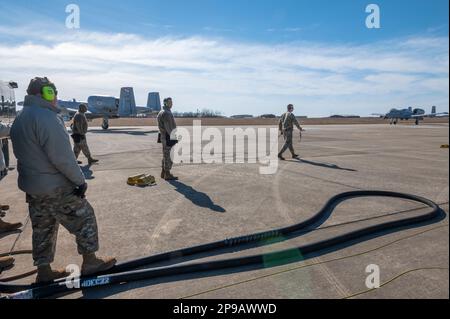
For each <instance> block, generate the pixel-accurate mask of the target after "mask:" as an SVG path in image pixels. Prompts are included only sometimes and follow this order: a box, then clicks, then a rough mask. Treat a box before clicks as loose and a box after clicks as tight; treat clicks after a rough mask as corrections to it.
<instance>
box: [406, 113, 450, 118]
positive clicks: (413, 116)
mask: <svg viewBox="0 0 450 319" xmlns="http://www.w3.org/2000/svg"><path fill="white" fill-rule="evenodd" d="M436 116H448V113H447V112H441V113H429V114H417V115H411V117H412V118H418V117H419V118H420V117H436Z"/></svg>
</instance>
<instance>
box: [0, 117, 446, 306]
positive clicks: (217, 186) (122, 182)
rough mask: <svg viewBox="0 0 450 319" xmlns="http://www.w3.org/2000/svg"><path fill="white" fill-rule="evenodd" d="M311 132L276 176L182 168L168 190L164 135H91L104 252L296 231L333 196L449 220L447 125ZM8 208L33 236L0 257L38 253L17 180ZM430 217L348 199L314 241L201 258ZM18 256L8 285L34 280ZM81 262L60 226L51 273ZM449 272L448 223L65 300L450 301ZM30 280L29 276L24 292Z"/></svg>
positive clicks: (15, 237) (125, 255) (7, 244)
mask: <svg viewBox="0 0 450 319" xmlns="http://www.w3.org/2000/svg"><path fill="white" fill-rule="evenodd" d="M250 128H263V127H250ZM305 128H306V130H307V131H306V132H305V133H304V134H303V138H302V140H301V143H300V139H299V137H298V135H297V133H295V135H294V136H295V137H294V144H295V148H296V150H297V151H298V153H299V154H300V155H301V160H300V161H298V160H292V159H290V155H289V152H287V153H286V154H285V155H286V158H287V161H280V162H279V163H278V165H279V166H278V170H277V171H276V173H275V174H273V175H261V174H260V171H259V168H260V167H261V164H260V163H248V162H246V163H240V164H237V163H228V164H226V163H214V164H205V163H186V162H184V163H180V164H176V165H175V166H174V168H173V173H174V174H175V175H177V176H179V177H180V180H179V181H178V182H172V183H168V182H166V181H163V180H161V179H160V178H159V175H160V166H161V146H160V144H157V143H156V139H157V129H156V127H113V128H111V129H110V130H108V131H103V130H102V129H101V128H91V129H90V132H89V133H88V136H87V138H88V143H89V145H90V148H91V152H92V153H93V154H94V156H95V157H96V158H98V159H99V160H100V163H99V164H97V165H93V166H91V167H88V166H87V160H86V159H85V158H84V157H81V158H80V159H81V160H83V164H82V165H81V167H82V169H83V172H84V173H85V176H86V178H87V180H88V183H89V190H88V193H87V196H88V200H89V201H90V202H91V204H92V205H93V207H94V208H95V211H96V215H97V220H98V224H99V230H100V245H101V250H100V254H104V255H105V254H106V255H115V256H117V257H118V259H119V260H120V261H126V260H129V259H134V258H138V257H142V256H146V255H151V254H156V253H160V252H165V251H170V250H175V249H179V248H183V247H188V246H192V245H198V244H202V243H208V242H212V241H216V240H221V239H225V238H229V237H234V236H240V235H246V234H250V233H255V232H259V231H264V230H269V229H272V228H278V227H282V226H287V225H291V224H294V223H298V222H300V221H302V220H304V219H306V218H308V217H310V216H312V215H313V214H315V213H316V212H317V211H318V210H319V209H320V208H321V207H322V206H323V205H324V204H325V203H326V201H327V200H328V199H329V198H330V197H332V196H334V195H336V194H339V193H341V192H345V191H351V190H360V189H367V190H388V191H397V192H405V193H411V194H415V195H420V196H423V197H427V198H429V199H432V200H434V201H435V202H436V203H438V204H440V205H441V207H442V208H443V209H444V210H445V212H446V213H447V214H448V198H449V171H448V169H449V151H448V149H441V148H440V146H441V145H442V144H448V143H449V127H448V124H433V125H431V124H430V125H422V126H418V127H414V126H402V125H398V126H396V127H394V126H389V125H384V124H381V125H339V126H337V125H336V126H334V125H318V126H306V127H305ZM187 129H188V130H189V131H191V130H192V128H187ZM218 129H219V130H220V131H221V132H224V130H225V129H226V128H224V127H220V128H218ZM279 141H280V145H279V147H280V148H281V144H282V139H281V138H280V139H279ZM187 142H188V141H186V140H185V139H183V141H182V143H187ZM226 143H229V141H228V142H227V141H224V145H225V144H226ZM205 144H206V142H204V143H203V145H205ZM249 145H250V146H251V145H252V144H251V143H250V144H249ZM247 151H248V150H247ZM273 151H275V150H273ZM246 153H248V152H246ZM11 154H12V150H11ZM191 156H192V154H191ZM249 157H250V156H249ZM12 165H14V166H15V159H13V158H12ZM138 173H150V174H152V175H154V176H156V179H157V185H156V186H152V187H147V188H137V187H131V186H128V185H127V184H126V180H127V177H128V176H130V175H134V174H138ZM0 201H1V203H2V204H8V205H10V206H11V211H10V212H9V213H8V214H7V217H6V218H5V220H6V221H21V222H23V223H24V225H25V226H24V228H23V230H22V232H20V233H14V234H8V235H6V236H5V235H2V236H0V252H1V253H3V252H10V251H15V250H27V249H30V248H31V235H32V230H31V225H30V221H29V219H28V216H27V206H26V203H25V195H24V194H23V193H22V192H20V191H19V190H18V188H17V172H16V171H15V170H14V171H12V172H11V173H10V174H9V175H8V176H7V177H6V178H5V179H4V180H3V181H2V182H1V184H0ZM425 211H426V208H424V206H421V205H420V204H416V203H412V202H409V201H405V200H396V199H385V198H371V199H367V198H358V199H353V200H350V201H347V202H344V203H342V204H341V205H339V206H338V207H337V208H336V209H335V211H334V212H333V214H332V215H331V216H330V218H329V219H328V220H327V221H326V222H325V223H324V224H323V225H322V226H321V227H320V229H318V230H316V231H313V232H311V233H309V234H308V235H305V236H300V237H297V238H290V239H288V240H286V241H283V242H279V243H274V244H272V245H269V246H264V247H254V248H248V249H245V250H240V251H231V252H230V251H229V252H227V253H226V254H224V255H219V256H208V255H206V256H205V255H203V256H200V257H201V259H200V260H218V259H223V258H231V257H236V256H248V255H253V254H255V253H261V252H271V251H274V250H278V249H285V248H292V247H296V246H300V245H302V244H305V243H308V242H311V241H315V240H318V239H325V238H328V237H330V236H333V235H337V234H341V233H345V232H348V231H349V230H354V229H358V228H361V227H364V226H367V225H372V224H375V223H380V222H383V221H386V220H391V219H397V218H402V217H405V216H411V215H414V214H419V213H423V212H425ZM373 217H376V218H373ZM16 259H17V262H16V266H15V267H14V268H13V269H11V270H8V271H4V272H2V273H1V274H0V280H1V279H2V278H6V277H9V276H13V275H16V274H19V273H23V272H25V271H29V270H32V269H33V262H32V258H31V255H27V254H26V255H21V256H17V258H16ZM80 263H81V258H80V256H78V254H77V250H76V245H75V241H74V238H73V237H72V236H71V235H70V234H69V233H68V232H67V231H66V230H64V229H63V228H62V227H61V228H60V233H59V237H58V245H57V255H56V260H55V263H54V266H55V267H65V266H66V265H68V264H80ZM368 265H377V266H378V267H379V270H380V281H381V285H382V287H381V288H379V289H376V290H371V291H368V288H367V287H366V278H367V277H368V276H369V273H367V272H366V268H367V266H368ZM448 265H449V230H448V218H447V217H446V218H445V219H443V220H441V221H439V222H437V223H432V224H426V225H420V226H417V227H413V228H408V229H404V230H401V231H398V232H393V233H388V234H383V236H379V237H375V238H371V239H368V240H366V241H362V242H359V243H354V244H353V245H350V246H347V247H338V248H337V249H333V250H329V251H324V252H321V253H320V254H317V256H314V257H313V258H309V259H306V260H304V261H300V262H294V263H291V264H287V265H272V264H268V265H267V267H265V268H264V269H248V268H244V267H243V268H242V269H234V270H233V271H216V272H208V273H203V274H200V275H196V276H175V277H171V278H160V279H155V280H147V281H139V282H133V283H129V284H123V285H120V286H113V287H105V288H99V289H95V290H87V291H84V292H75V293H73V294H70V295H67V296H64V297H65V298H225V299H233V298H261V299H269V298H345V297H350V296H353V297H354V298H386V299H391V298H449V270H448V267H449V266H448ZM33 280H34V277H33V276H32V277H29V278H26V279H22V280H20V281H19V282H32V281H33ZM361 292H364V293H362V294H359V293H361Z"/></svg>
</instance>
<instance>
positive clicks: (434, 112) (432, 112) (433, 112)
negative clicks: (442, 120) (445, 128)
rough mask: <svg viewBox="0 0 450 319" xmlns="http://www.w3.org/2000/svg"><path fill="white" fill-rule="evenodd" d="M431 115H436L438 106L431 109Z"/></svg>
mask: <svg viewBox="0 0 450 319" xmlns="http://www.w3.org/2000/svg"><path fill="white" fill-rule="evenodd" d="M431 114H436V106H434V105H433V106H432V107H431Z"/></svg>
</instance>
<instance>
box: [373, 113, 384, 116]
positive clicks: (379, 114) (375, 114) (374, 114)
mask: <svg viewBox="0 0 450 319" xmlns="http://www.w3.org/2000/svg"><path fill="white" fill-rule="evenodd" d="M371 115H373V116H386V114H381V113H372V114H371Z"/></svg>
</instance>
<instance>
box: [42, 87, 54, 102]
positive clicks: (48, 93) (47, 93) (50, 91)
mask: <svg viewBox="0 0 450 319" xmlns="http://www.w3.org/2000/svg"><path fill="white" fill-rule="evenodd" d="M55 97H56V92H55V89H54V88H53V87H51V86H44V87H43V88H42V98H43V99H44V100H46V101H48V102H53V101H54V100H55Z"/></svg>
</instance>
